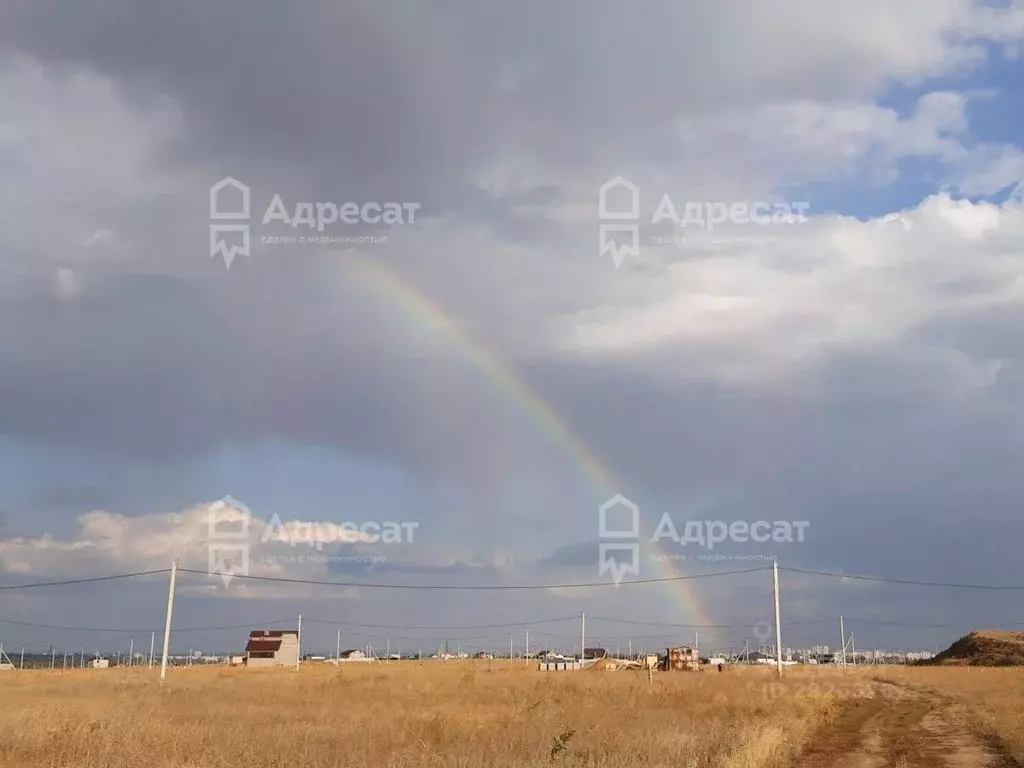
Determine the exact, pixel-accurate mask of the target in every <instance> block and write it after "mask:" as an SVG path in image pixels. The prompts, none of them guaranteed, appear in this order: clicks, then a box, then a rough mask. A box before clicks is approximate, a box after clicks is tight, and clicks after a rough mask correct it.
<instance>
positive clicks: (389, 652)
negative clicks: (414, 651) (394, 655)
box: [385, 637, 391, 661]
mask: <svg viewBox="0 0 1024 768" xmlns="http://www.w3.org/2000/svg"><path fill="white" fill-rule="evenodd" d="M387 654H388V657H387V659H385V661H391V638H390V637H389V638H388V644H387Z"/></svg>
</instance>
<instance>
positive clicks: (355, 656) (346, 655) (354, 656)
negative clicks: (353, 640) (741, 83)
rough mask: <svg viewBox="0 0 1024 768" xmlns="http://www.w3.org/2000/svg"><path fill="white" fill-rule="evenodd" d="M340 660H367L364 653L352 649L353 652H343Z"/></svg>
mask: <svg viewBox="0 0 1024 768" xmlns="http://www.w3.org/2000/svg"><path fill="white" fill-rule="evenodd" d="M338 658H340V659H342V660H344V659H348V660H349V661H358V660H360V659H365V658H366V654H365V653H363V652H362V651H360V650H359V649H357V648H352V649H351V650H348V651H342V652H341V655H340V656H339V657H338Z"/></svg>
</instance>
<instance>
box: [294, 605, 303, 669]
mask: <svg viewBox="0 0 1024 768" xmlns="http://www.w3.org/2000/svg"><path fill="white" fill-rule="evenodd" d="M301 658H302V614H301V613H300V614H299V631H298V634H296V635H295V671H296V672H298V671H299V659H301Z"/></svg>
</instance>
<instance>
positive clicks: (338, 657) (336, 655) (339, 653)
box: [334, 629, 341, 661]
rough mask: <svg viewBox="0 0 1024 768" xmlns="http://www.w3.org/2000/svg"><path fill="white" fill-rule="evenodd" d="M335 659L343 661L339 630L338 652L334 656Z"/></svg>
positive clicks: (339, 632)
mask: <svg viewBox="0 0 1024 768" xmlns="http://www.w3.org/2000/svg"><path fill="white" fill-rule="evenodd" d="M334 658H336V659H337V660H338V661H341V630H340V629H339V630H338V650H337V651H336V652H335V654H334Z"/></svg>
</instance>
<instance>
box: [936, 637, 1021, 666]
mask: <svg viewBox="0 0 1024 768" xmlns="http://www.w3.org/2000/svg"><path fill="white" fill-rule="evenodd" d="M925 663H926V664H939V665H947V666H950V665H971V666H978V667H1017V666H1024V632H997V631H994V630H993V631H986V632H971V634H969V635H965V636H963V637H961V638H960V639H959V640H957V641H956V642H955V643H953V644H952V645H951V646H949V648H947V649H946V650H944V651H943V652H942V653H940V654H938V655H937V656H936V657H935V658H934V659H931V660H929V661H927V662H925Z"/></svg>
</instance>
